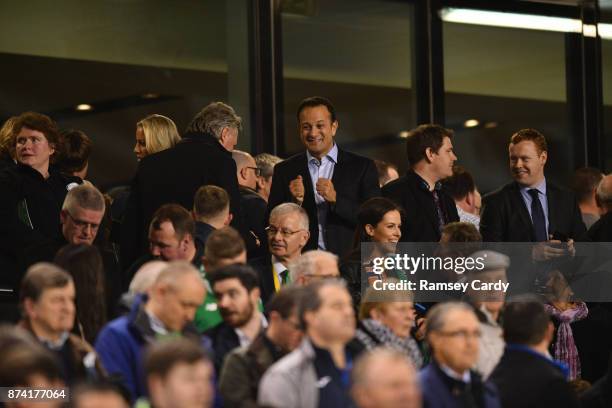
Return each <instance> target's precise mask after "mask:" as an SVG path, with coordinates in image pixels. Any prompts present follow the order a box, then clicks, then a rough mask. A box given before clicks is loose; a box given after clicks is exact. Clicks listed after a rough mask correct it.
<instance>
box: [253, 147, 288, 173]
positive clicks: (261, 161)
mask: <svg viewBox="0 0 612 408" xmlns="http://www.w3.org/2000/svg"><path fill="white" fill-rule="evenodd" d="M282 161H283V159H281V158H280V157H278V156H275V155H273V154H270V153H261V154H258V155H257V156H255V163H257V167H259V168H260V169H261V176H262V177H265V178H269V177H272V175H274V166H276V165H277V164H278V163H280V162H282Z"/></svg>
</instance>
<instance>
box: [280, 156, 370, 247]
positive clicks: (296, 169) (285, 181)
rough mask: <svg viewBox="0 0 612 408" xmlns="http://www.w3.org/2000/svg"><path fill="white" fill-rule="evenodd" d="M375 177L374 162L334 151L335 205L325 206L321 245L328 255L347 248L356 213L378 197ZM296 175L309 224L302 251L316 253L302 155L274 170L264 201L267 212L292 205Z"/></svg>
mask: <svg viewBox="0 0 612 408" xmlns="http://www.w3.org/2000/svg"><path fill="white" fill-rule="evenodd" d="M377 174H378V173H377V172H376V166H374V162H373V161H372V160H370V159H368V158H365V157H362V156H359V155H356V154H354V153H350V152H347V151H346V150H342V149H340V148H338V163H336V165H335V167H334V174H333V176H332V183H333V184H334V188H335V190H336V204H335V205H333V206H329V212H328V214H327V225H326V226H325V233H324V235H325V245H326V248H327V250H328V251H329V252H333V253H335V254H336V255H339V256H343V255H344V254H346V252H348V251H349V250H350V248H351V245H352V241H353V235H354V233H355V227H356V226H357V211H358V209H359V206H360V205H361V204H363V202H364V201H366V200H367V199H369V198H372V197H377V196H379V195H380V187H379V185H378V175H377ZM298 175H301V176H302V180H303V181H304V190H305V191H304V202H303V203H302V207H303V208H304V209H305V210H306V212H307V213H308V218H309V221H310V228H309V229H310V239H309V240H308V242H307V243H306V246H305V248H304V251H307V250H309V249H317V247H318V245H317V242H318V239H319V227H318V217H317V207H316V203H315V196H314V191H315V190H314V188H313V185H312V182H311V179H310V172H309V171H308V163H307V156H306V152H303V153H298V154H296V155H295V156H292V157H290V158H288V159H287V160H285V161H283V162H281V163H278V164H277V165H276V166H274V177H273V178H272V188H271V190H270V198H269V200H268V210H269V211H272V209H273V208H274V207H276V206H277V205H279V204H282V203H287V202H293V196H292V195H291V192H290V191H289V183H290V182H291V180H293V179H295V178H296V177H297V176H298Z"/></svg>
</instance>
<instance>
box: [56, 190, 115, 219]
mask: <svg viewBox="0 0 612 408" xmlns="http://www.w3.org/2000/svg"><path fill="white" fill-rule="evenodd" d="M76 207H81V208H84V209H86V210H92V211H102V212H104V210H105V209H106V203H105V202H104V196H103V195H102V193H101V192H100V191H99V190H98V189H97V188H95V187H94V186H93V185H91V184H89V183H83V184H81V185H80V186H77V187H74V188H72V189H71V190H70V191H68V194H66V198H65V199H64V204H63V205H62V210H65V211H68V212H69V213H72V212H73V211H74V210H76Z"/></svg>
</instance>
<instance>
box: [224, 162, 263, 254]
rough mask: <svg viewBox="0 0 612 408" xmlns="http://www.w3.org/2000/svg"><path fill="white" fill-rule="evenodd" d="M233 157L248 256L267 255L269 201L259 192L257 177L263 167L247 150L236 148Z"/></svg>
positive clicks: (241, 232) (243, 234) (242, 232)
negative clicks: (266, 229) (258, 164)
mask: <svg viewBox="0 0 612 408" xmlns="http://www.w3.org/2000/svg"><path fill="white" fill-rule="evenodd" d="M232 158H233V159H234V161H235V162H236V176H237V177H238V186H239V189H240V218H241V221H240V225H241V226H242V231H240V234H241V235H242V238H244V242H245V243H246V247H247V258H248V259H253V258H259V257H262V256H264V255H265V247H266V242H267V241H266V240H267V238H266V232H265V228H266V223H265V221H266V218H267V217H266V211H267V203H266V200H264V199H263V198H262V197H261V196H260V195H259V194H257V191H256V188H257V178H258V177H259V176H260V175H261V169H260V168H258V167H257V164H256V163H255V159H254V158H253V156H251V155H250V154H249V153H247V152H243V151H241V150H234V151H233V152H232Z"/></svg>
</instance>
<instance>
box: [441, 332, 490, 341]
mask: <svg viewBox="0 0 612 408" xmlns="http://www.w3.org/2000/svg"><path fill="white" fill-rule="evenodd" d="M439 333H440V334H441V335H443V336H447V337H452V338H455V339H458V338H460V339H463V340H468V339H470V338H474V339H480V338H481V337H482V332H481V331H480V330H475V331H468V330H454V331H441V332H439Z"/></svg>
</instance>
